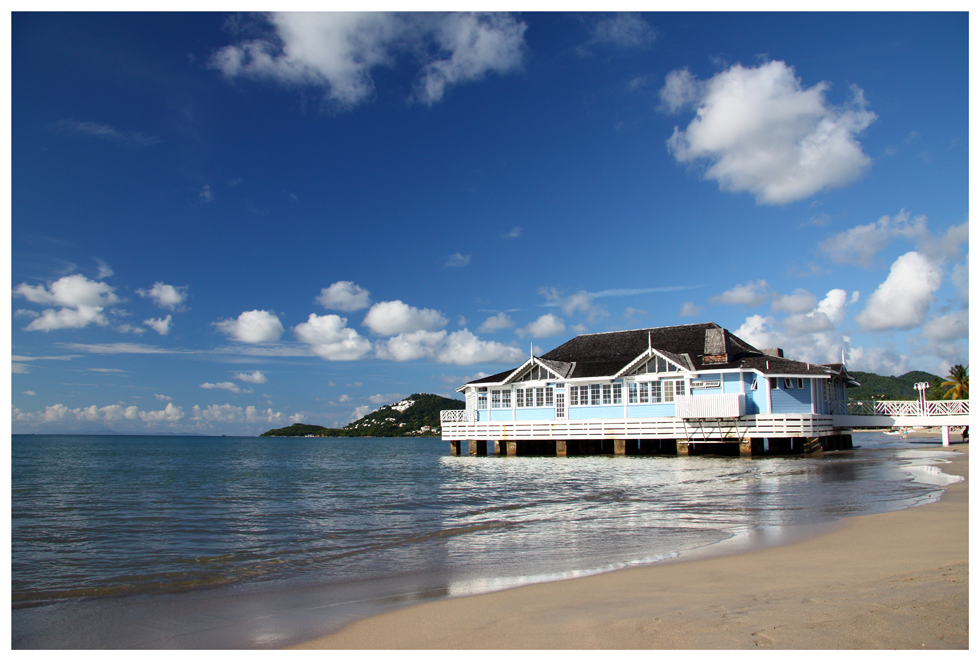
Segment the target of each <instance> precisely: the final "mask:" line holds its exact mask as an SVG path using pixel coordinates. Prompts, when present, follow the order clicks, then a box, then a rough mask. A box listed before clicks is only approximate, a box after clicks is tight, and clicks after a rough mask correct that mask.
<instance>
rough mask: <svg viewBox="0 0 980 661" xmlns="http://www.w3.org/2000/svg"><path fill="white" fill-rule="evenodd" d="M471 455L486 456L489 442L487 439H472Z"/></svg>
mask: <svg viewBox="0 0 980 661" xmlns="http://www.w3.org/2000/svg"><path fill="white" fill-rule="evenodd" d="M470 456H473V457H485V456H487V442H486V441H470Z"/></svg>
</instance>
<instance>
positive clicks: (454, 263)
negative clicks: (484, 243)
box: [446, 252, 470, 268]
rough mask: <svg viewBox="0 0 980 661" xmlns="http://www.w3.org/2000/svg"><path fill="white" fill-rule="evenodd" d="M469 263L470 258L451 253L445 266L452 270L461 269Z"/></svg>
mask: <svg viewBox="0 0 980 661" xmlns="http://www.w3.org/2000/svg"><path fill="white" fill-rule="evenodd" d="M469 263H470V256H469V255H464V254H462V253H458V252H457V253H453V254H452V255H450V256H449V258H448V259H447V260H446V266H448V267H453V268H462V267H464V266H466V265H467V264H469Z"/></svg>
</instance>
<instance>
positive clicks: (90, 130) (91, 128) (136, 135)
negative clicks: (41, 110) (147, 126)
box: [55, 119, 160, 149]
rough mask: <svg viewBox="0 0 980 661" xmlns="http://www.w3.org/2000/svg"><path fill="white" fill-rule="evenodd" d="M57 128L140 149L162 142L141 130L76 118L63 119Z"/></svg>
mask: <svg viewBox="0 0 980 661" xmlns="http://www.w3.org/2000/svg"><path fill="white" fill-rule="evenodd" d="M55 128H56V129H57V130H59V131H61V132H63V133H69V134H75V135H82V136H86V137H90V138H98V139H99V140H106V141H108V142H112V143H115V144H117V145H119V146H121V147H129V148H135V149H139V148H142V147H151V146H153V145H155V144H158V143H159V142H160V139H159V138H157V137H156V136H152V135H146V134H145V133H143V132H141V131H132V130H120V129H117V128H114V127H112V126H110V125H108V124H99V123H97V122H81V121H78V120H75V119H62V120H60V121H59V122H57V124H55Z"/></svg>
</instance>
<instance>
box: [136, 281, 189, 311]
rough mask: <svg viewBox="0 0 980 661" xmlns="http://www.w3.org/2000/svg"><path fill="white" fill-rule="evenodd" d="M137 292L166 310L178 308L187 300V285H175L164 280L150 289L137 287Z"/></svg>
mask: <svg viewBox="0 0 980 661" xmlns="http://www.w3.org/2000/svg"><path fill="white" fill-rule="evenodd" d="M136 293H137V294H139V295H140V296H142V297H143V298H149V299H150V300H151V301H153V303H154V304H155V305H156V306H157V307H161V308H164V309H166V310H177V309H179V308H180V307H181V306H183V304H184V301H186V300H187V287H174V286H173V285H168V284H164V283H162V282H156V283H154V284H153V286H152V287H150V288H149V289H137V290H136Z"/></svg>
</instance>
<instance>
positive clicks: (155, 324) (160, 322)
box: [143, 314, 171, 335]
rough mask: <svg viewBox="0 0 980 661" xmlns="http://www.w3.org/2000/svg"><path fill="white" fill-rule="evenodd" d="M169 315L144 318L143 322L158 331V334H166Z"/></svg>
mask: <svg viewBox="0 0 980 661" xmlns="http://www.w3.org/2000/svg"><path fill="white" fill-rule="evenodd" d="M170 319H171V317H170V315H169V314H168V315H167V316H166V317H164V318H163V319H144V320H143V323H144V324H146V325H147V326H149V327H150V328H152V329H153V330H155V331H156V332H158V333H159V334H160V335H166V334H167V333H169V332H170Z"/></svg>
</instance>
